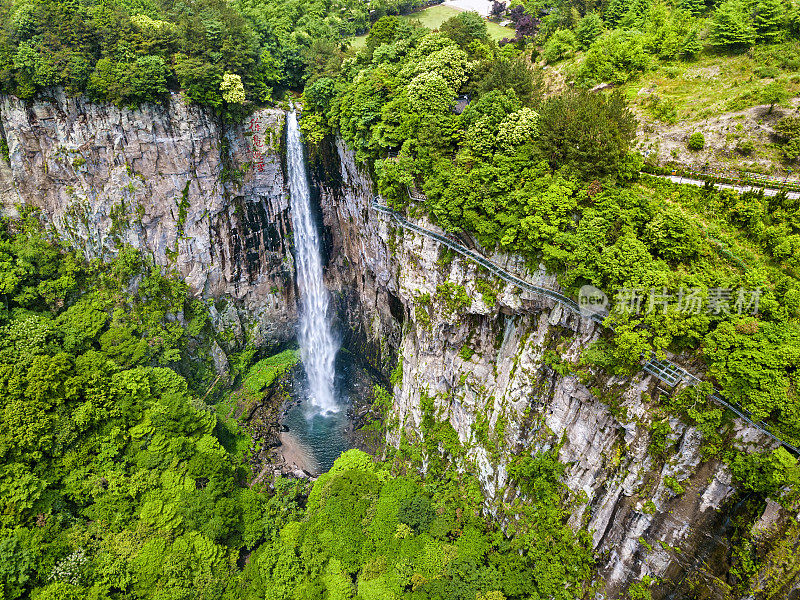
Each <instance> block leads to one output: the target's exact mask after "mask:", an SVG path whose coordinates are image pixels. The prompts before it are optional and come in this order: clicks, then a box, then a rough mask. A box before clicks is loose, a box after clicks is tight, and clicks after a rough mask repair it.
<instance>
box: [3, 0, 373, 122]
mask: <svg viewBox="0 0 800 600" xmlns="http://www.w3.org/2000/svg"><path fill="white" fill-rule="evenodd" d="M0 17H1V18H2V22H3V27H2V30H0V86H2V88H1V89H2V91H4V92H10V93H13V94H16V95H17V96H20V97H22V98H29V97H31V96H33V95H34V94H35V93H37V92H38V91H41V90H44V89H46V88H48V87H50V86H56V85H61V86H64V87H65V88H66V89H67V91H68V92H70V93H79V92H85V93H87V94H88V95H89V96H90V97H92V98H95V99H98V100H107V101H110V102H114V103H116V104H124V105H130V104H138V103H140V102H144V101H157V100H161V99H163V98H164V97H165V96H166V94H167V91H168V89H171V88H172V89H175V88H177V87H180V88H182V89H183V90H184V91H185V92H186V95H187V96H188V98H189V99H190V100H192V101H195V102H200V103H203V104H207V105H209V106H212V107H215V108H218V109H225V108H227V109H229V110H233V111H234V112H235V111H236V110H238V109H239V107H240V106H241V104H242V103H243V101H244V100H245V99H247V100H250V101H252V102H255V103H263V102H265V101H268V100H270V99H271V97H272V93H273V90H274V89H276V88H285V87H297V86H300V85H302V82H303V81H304V80H305V78H306V76H307V66H308V65H312V64H314V62H315V61H322V62H323V63H324V62H325V61H326V60H334V62H335V61H336V60H337V53H338V52H339V48H338V45H339V40H340V39H341V37H342V36H344V35H352V34H354V33H356V32H358V31H360V30H363V29H365V28H366V27H367V25H368V21H367V9H366V5H365V4H364V3H363V2H361V1H360V0H341V1H340V0H303V1H293V0H286V1H282V2H276V1H270V2H266V1H263V0H240V1H238V2H235V3H228V2H224V1H222V0H191V1H190V2H171V1H165V2H163V3H162V2H154V1H151V0H142V1H134V0H113V1H110V2H94V1H87V2H62V1H58V0H23V1H13V0H5V1H4V2H3V3H2V5H1V6H0ZM231 76H238V77H239V79H240V80H241V82H242V84H243V90H242V91H244V94H245V95H244V97H243V96H242V94H241V92H238V93H231V91H230V90H231V89H232V88H231V85H232V84H233V85H234V88H233V89H234V90H236V85H237V83H236V80H235V79H234V80H232V79H231ZM226 77H227V81H226V79H225V78H226Z"/></svg>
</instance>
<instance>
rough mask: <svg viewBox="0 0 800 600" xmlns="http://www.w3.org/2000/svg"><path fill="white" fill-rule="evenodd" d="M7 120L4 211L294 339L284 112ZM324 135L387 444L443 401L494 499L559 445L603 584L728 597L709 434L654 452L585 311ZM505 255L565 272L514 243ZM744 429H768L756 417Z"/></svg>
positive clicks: (634, 401)
mask: <svg viewBox="0 0 800 600" xmlns="http://www.w3.org/2000/svg"><path fill="white" fill-rule="evenodd" d="M0 125H2V130H3V135H4V137H5V139H6V140H7V142H8V146H9V158H10V161H9V163H6V162H4V161H0V199H1V200H2V206H3V209H4V211H5V212H6V213H13V212H14V211H15V210H16V208H15V206H16V205H17V204H20V203H22V204H30V205H35V206H37V207H39V208H41V209H42V212H43V214H44V216H45V217H46V219H47V220H48V221H49V222H50V223H52V224H53V226H54V227H55V228H56V230H57V231H58V233H59V234H60V235H62V236H64V237H66V238H68V239H70V240H72V242H73V243H75V244H76V245H78V246H80V247H82V248H84V250H85V251H86V253H87V254H88V255H90V256H104V255H106V254H108V253H113V252H115V251H117V249H118V248H119V247H121V245H122V244H130V245H132V246H134V247H137V248H141V249H143V250H145V251H147V252H149V253H150V254H151V256H152V257H153V260H154V261H155V262H156V263H158V264H160V265H164V266H167V267H170V268H173V269H175V270H176V271H177V272H179V273H180V274H181V275H182V276H183V277H184V278H185V279H186V281H187V282H188V283H189V285H190V286H191V288H192V289H193V290H194V292H195V293H197V294H199V295H202V296H204V297H206V298H209V299H211V300H214V301H215V306H214V312H215V315H216V319H217V323H218V325H219V328H220V330H221V331H225V332H227V333H228V334H229V335H230V341H231V343H233V342H234V341H235V340H236V339H237V338H238V339H239V341H240V342H242V341H244V337H245V336H249V339H250V340H251V341H254V342H255V343H258V344H262V345H270V344H274V343H277V342H280V341H283V340H286V339H289V338H291V337H292V336H293V335H294V327H293V325H294V321H295V318H296V307H295V285H294V279H293V270H294V269H293V264H292V258H291V257H292V255H291V231H290V223H291V221H290V218H289V214H288V199H287V198H288V197H287V193H286V189H285V188H286V186H285V184H284V177H283V171H282V168H281V159H280V156H281V151H280V146H281V143H282V142H281V140H282V132H283V114H282V113H281V112H280V111H274V110H262V111H258V112H257V113H256V114H255V115H253V117H251V118H250V119H249V120H248V121H247V122H246V123H244V124H242V125H240V126H226V125H223V124H221V123H220V122H218V121H217V120H216V119H214V118H212V116H210V115H209V114H208V113H207V112H204V111H202V110H200V109H198V108H196V107H191V106H187V105H185V104H184V103H183V101H182V100H181V99H180V97H177V96H175V97H173V98H172V99H171V100H170V102H169V104H168V105H166V106H163V107H162V106H153V105H148V106H145V107H143V108H141V109H139V110H133V111H130V110H121V109H117V108H114V107H109V106H98V105H94V104H91V103H89V102H86V101H84V100H81V99H75V98H67V97H65V96H63V95H62V94H56V95H55V97H54V98H52V99H50V100H40V101H35V102H24V101H20V100H18V99H15V98H9V97H6V98H2V99H0ZM323 150H324V151H323V152H322V153H320V154H318V155H317V158H316V160H315V163H314V167H313V169H312V171H313V174H314V177H313V181H314V183H315V186H314V187H315V190H316V193H317V196H318V198H319V201H320V206H321V220H322V222H323V223H324V226H325V227H324V232H325V235H324V238H325V240H326V244H325V246H326V247H325V251H326V255H327V262H328V268H327V272H326V277H327V279H328V285H329V287H330V288H331V289H332V290H333V292H334V295H335V297H336V299H337V307H338V315H339V320H340V330H341V331H342V332H343V338H344V340H343V341H344V342H345V345H346V346H347V347H348V348H349V349H351V350H353V351H355V352H358V353H360V354H361V355H362V356H363V357H364V358H365V359H366V361H367V362H368V363H369V364H371V365H372V366H374V367H375V368H376V369H378V370H381V371H382V372H383V374H384V375H385V376H388V373H389V371H390V370H391V369H392V368H393V367H394V365H395V364H396V363H397V360H398V358H399V359H400V361H401V362H402V372H403V377H402V382H401V383H400V384H399V385H397V386H396V388H395V390H394V391H395V405H394V413H395V415H396V416H397V418H398V424H399V426H398V428H396V429H394V430H393V431H391V432H390V435H389V441H390V443H393V444H397V443H398V442H399V438H400V430H401V428H404V429H405V430H406V432H408V434H409V435H413V434H414V432H415V431H419V428H420V424H421V421H422V399H423V395H425V396H426V397H432V398H433V399H434V403H435V410H436V417H437V418H438V419H439V420H448V421H449V422H450V423H451V424H452V426H453V428H454V429H455V431H456V433H457V434H458V437H459V440H460V442H461V444H462V446H463V447H465V448H467V451H466V460H467V461H468V462H469V463H470V466H468V465H467V464H466V463H465V464H464V467H465V468H470V469H474V471H475V472H477V473H478V475H479V477H480V480H481V483H482V486H483V488H484V491H485V492H486V496H487V510H489V511H492V512H496V513H499V512H500V509H502V506H503V504H504V503H507V502H510V501H511V500H512V499H513V498H514V497H515V496H516V494H517V491H516V490H515V487H514V485H513V482H511V481H509V478H508V475H507V465H508V463H509V460H510V459H511V458H512V457H513V456H514V455H516V454H520V453H524V452H534V451H537V450H543V449H549V448H554V447H557V448H558V452H559V457H560V459H561V460H562V462H564V463H565V464H566V465H567V471H566V479H565V481H566V484H567V487H568V488H569V489H570V491H571V497H570V499H569V501H570V506H571V507H572V509H571V510H572V513H571V514H572V516H571V519H570V522H571V524H572V525H573V526H575V527H579V526H581V525H583V526H586V527H587V528H588V529H589V530H590V531H591V532H592V539H593V544H594V547H595V550H596V552H597V556H598V573H597V577H598V580H601V581H602V582H603V583H602V585H601V589H603V590H604V591H605V593H606V594H607V595H608V596H609V597H615V596H617V595H619V594H620V593H621V592H622V590H624V589H625V588H626V587H627V586H628V584H630V583H631V582H633V581H637V580H640V579H641V578H642V577H643V576H644V575H656V576H659V577H663V578H664V580H665V582H666V583H665V584H664V586H662V588H661V592H657V593H656V596H661V597H681V595H680V594H676V593H675V592H670V591H669V590H674V589H676V588H675V586H676V585H677V584H678V583H679V582H682V581H684V580H691V579H692V578H694V579H696V580H698V581H700V580H703V581H704V582H705V583H704V585H706V587H707V589H708V590H710V592H709V593H710V595H708V596H705V597H709V598H711V597H722V596H721V594H722V593H723V592H722V590H723V589H724V585H721V584H720V585H717V583H718V582H715V580H714V576H715V575H720V576H724V571H725V569H726V565H727V564H728V560H727V556H726V555H727V553H728V552H729V547H728V542H727V540H726V535H727V533H728V527H729V526H730V525H729V523H730V517H731V515H732V514H734V513H735V511H736V510H737V509H736V508H735V507H733V506H731V502H730V499H731V498H732V497H733V496H734V494H735V490H734V488H733V487H732V485H731V477H730V474H729V472H728V470H727V469H726V467H725V466H724V465H723V464H721V463H719V462H718V461H716V460H704V459H703V457H702V456H701V453H700V444H701V437H700V434H699V433H698V432H697V431H696V430H695V429H693V428H691V427H687V426H685V425H684V424H682V423H680V422H679V421H677V420H670V421H669V426H670V431H669V433H668V440H667V447H668V448H670V451H669V452H668V453H667V456H666V457H665V458H656V455H654V453H653V452H651V451H649V448H650V447H651V444H652V441H653V440H652V435H653V434H652V432H651V424H652V420H653V414H654V411H653V406H654V402H653V397H654V395H655V394H657V393H659V390H658V382H657V381H655V380H654V379H652V378H651V377H644V376H640V377H634V378H633V379H623V378H609V377H607V376H602V375H601V374H598V373H592V372H591V371H586V372H585V373H582V374H579V373H577V372H576V369H574V368H572V367H571V366H570V365H572V364H573V363H574V362H575V361H576V359H577V357H578V356H579V355H580V353H581V351H582V349H584V348H585V347H586V346H587V345H588V344H590V343H591V342H592V341H593V340H595V339H596V338H597V337H598V336H599V335H600V332H599V331H597V329H596V328H595V327H594V326H593V325H591V324H590V323H588V322H586V321H583V320H581V319H580V318H578V317H577V316H576V315H574V314H572V313H569V312H565V311H564V310H562V308H561V307H560V306H558V305H556V304H554V303H552V302H551V301H547V300H545V299H543V298H540V297H536V296H532V295H527V294H523V293H520V292H519V291H517V290H515V289H513V288H512V287H511V286H507V285H505V284H503V283H502V282H499V281H495V280H494V279H492V278H491V277H489V276H488V275H487V274H485V273H481V272H479V271H478V269H477V267H476V265H474V264H472V263H470V262H467V261H465V260H463V259H461V258H460V257H458V256H449V255H447V254H446V253H442V252H441V249H440V248H439V246H438V245H437V243H436V242H434V241H433V240H431V239H429V238H426V237H421V236H419V235H416V234H412V233H411V232H408V231H403V230H400V229H398V228H396V227H395V226H394V225H393V224H392V223H390V222H389V221H388V220H387V218H386V217H384V216H381V215H380V214H377V213H375V211H373V210H372V209H371V208H370V204H371V201H372V193H371V181H370V178H369V176H368V175H367V174H366V173H365V172H363V171H362V170H360V169H359V168H358V167H357V166H356V164H355V162H354V159H353V156H352V154H351V153H350V152H348V151H347V150H346V149H345V148H344V147H343V146H342V145H341V144H340V145H336V146H333V145H332V146H330V147H328V148H327V149H323ZM421 224H423V225H426V226H427V227H430V228H434V227H433V226H431V225H429V224H425V223H424V221H423V222H421ZM495 260H496V261H497V262H501V263H502V264H504V265H505V266H506V267H507V268H509V269H511V270H512V271H514V272H516V273H518V274H519V275H520V276H523V277H526V278H528V279H529V280H539V281H540V282H541V283H545V284H548V285H553V286H554V285H555V280H554V279H553V278H552V277H550V276H548V275H547V274H545V273H541V272H539V273H529V272H527V271H526V270H525V268H524V265H523V264H522V263H521V262H520V261H518V260H515V259H514V258H513V257H506V256H497V257H495ZM461 290H463V292H464V293H463V294H461ZM219 362H220V364H222V363H224V355H222V354H221V353H220V357H219ZM738 437H739V438H740V439H745V440H751V441H754V442H760V441H761V440H760V439H759V436H758V434H757V432H755V431H751V430H747V429H741V430H740V431H739V432H738ZM675 483H677V484H679V486H678V487H676V485H675ZM680 488H682V489H683V491H682V492H680V491H679V489H680ZM709 565H711V566H712V568H711V569H709ZM709 571H710V572H709ZM709 582H710V583H709Z"/></svg>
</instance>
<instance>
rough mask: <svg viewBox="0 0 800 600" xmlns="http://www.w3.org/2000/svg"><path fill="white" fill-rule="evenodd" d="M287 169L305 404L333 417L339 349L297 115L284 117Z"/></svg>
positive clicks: (335, 409)
mask: <svg viewBox="0 0 800 600" xmlns="http://www.w3.org/2000/svg"><path fill="white" fill-rule="evenodd" d="M286 145H287V150H286V166H287V170H288V172H289V173H288V174H289V196H290V199H291V207H292V226H293V227H294V247H295V263H296V265H297V280H298V285H299V287H300V330H299V342H300V357H301V359H302V361H303V365H304V367H305V370H306V375H307V376H308V389H309V402H310V405H311V406H313V407H314V408H315V409H316V411H317V412H318V413H320V414H329V413H332V412H336V411H337V410H338V406H337V403H336V398H335V397H334V362H335V359H336V353H337V351H338V350H339V345H338V343H337V341H336V338H335V337H334V335H333V332H332V331H331V327H330V321H329V320H328V305H329V301H328V290H327V289H326V288H325V283H324V281H323V279H322V256H321V254H320V238H319V233H318V232H317V228H316V227H315V225H314V219H313V218H312V214H311V194H310V193H309V189H308V177H307V175H306V165H305V159H304V157H303V144H302V142H301V140H300V129H299V128H298V126H297V114H296V113H295V111H294V110H293V111H291V112H290V113H289V114H288V116H287V135H286Z"/></svg>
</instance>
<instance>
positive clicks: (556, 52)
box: [542, 29, 578, 65]
mask: <svg viewBox="0 0 800 600" xmlns="http://www.w3.org/2000/svg"><path fill="white" fill-rule="evenodd" d="M577 45H578V42H577V40H576V39H575V34H574V33H572V31H571V30H569V29H559V30H558V31H556V32H555V33H554V34H553V35H552V36H551V37H550V39H549V40H547V43H546V44H545V45H544V48H543V49H542V56H543V57H544V60H545V62H546V63H547V64H548V65H551V64H553V63H555V62H558V61H560V60H564V59H565V58H569V57H570V56H572V55H573V54H574V52H575V48H576V46H577Z"/></svg>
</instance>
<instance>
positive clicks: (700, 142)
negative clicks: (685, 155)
mask: <svg viewBox="0 0 800 600" xmlns="http://www.w3.org/2000/svg"><path fill="white" fill-rule="evenodd" d="M687 146H689V150H702V149H703V148H705V146H706V138H705V137H704V136H703V134H702V133H700V132H699V131H695V132H694V133H693V134H692V135H691V136H689V143H688V144H687Z"/></svg>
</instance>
